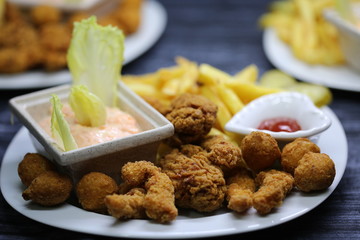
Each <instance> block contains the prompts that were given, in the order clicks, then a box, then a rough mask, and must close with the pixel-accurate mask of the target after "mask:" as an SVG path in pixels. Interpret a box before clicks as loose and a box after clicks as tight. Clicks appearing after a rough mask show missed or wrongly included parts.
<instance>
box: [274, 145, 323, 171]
mask: <svg viewBox="0 0 360 240" xmlns="http://www.w3.org/2000/svg"><path fill="white" fill-rule="evenodd" d="M307 152H315V153H319V152H320V148H319V147H318V146H317V145H316V144H315V143H313V142H311V141H310V140H309V139H307V138H297V139H295V140H294V141H292V142H290V143H288V144H286V145H285V146H284V148H283V149H282V153H281V161H280V163H281V166H282V168H283V170H284V171H286V172H288V173H291V174H292V175H294V170H295V168H296V167H297V166H298V162H299V160H300V159H301V158H302V157H303V156H304V154H305V153H307Z"/></svg>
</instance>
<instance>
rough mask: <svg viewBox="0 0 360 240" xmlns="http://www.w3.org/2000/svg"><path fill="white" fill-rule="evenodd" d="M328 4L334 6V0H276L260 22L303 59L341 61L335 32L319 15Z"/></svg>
mask: <svg viewBox="0 0 360 240" xmlns="http://www.w3.org/2000/svg"><path fill="white" fill-rule="evenodd" d="M352 1H353V2H359V0H352ZM328 7H335V0H285V1H284V0H282V1H275V2H273V3H272V4H271V6H270V11H269V12H268V13H266V14H264V15H263V16H262V17H261V18H260V20H259V23H260V25H261V27H263V28H269V27H272V28H274V29H275V31H276V33H277V35H278V37H279V39H281V40H282V41H284V42H285V43H286V44H288V45H289V46H290V48H291V50H292V52H293V54H294V56H295V57H297V58H298V59H300V60H302V61H304V62H307V63H309V64H324V65H336V64H342V63H344V62H345V59H344V56H343V53H342V51H341V49H340V45H339V38H338V32H337V30H336V29H335V27H334V26H332V25H331V24H330V23H328V22H327V21H326V20H325V18H324V17H323V15H322V12H323V10H324V9H325V8H328Z"/></svg>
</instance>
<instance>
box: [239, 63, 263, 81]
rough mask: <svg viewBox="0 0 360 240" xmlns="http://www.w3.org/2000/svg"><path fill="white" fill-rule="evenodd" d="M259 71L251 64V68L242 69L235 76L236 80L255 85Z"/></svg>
mask: <svg viewBox="0 0 360 240" xmlns="http://www.w3.org/2000/svg"><path fill="white" fill-rule="evenodd" d="M258 74H259V69H258V67H257V66H256V65H255V64H250V65H249V66H247V67H245V68H244V69H242V70H241V71H240V72H238V73H236V74H235V75H234V80H237V81H240V82H248V83H255V82H256V80H257V79H258Z"/></svg>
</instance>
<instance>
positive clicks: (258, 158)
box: [240, 131, 281, 172]
mask: <svg viewBox="0 0 360 240" xmlns="http://www.w3.org/2000/svg"><path fill="white" fill-rule="evenodd" d="M240 148H241V152H242V156H243V158H244V160H245V162H246V164H247V166H248V167H249V168H250V169H251V170H253V171H254V172H260V171H262V170H265V169H267V168H270V167H271V166H272V165H273V164H274V163H275V162H276V160H278V159H280V157H281V151H280V148H279V146H278V143H277V141H276V140H275V139H274V138H273V137H272V136H271V135H270V134H267V133H264V132H261V131H254V132H251V133H250V134H249V135H247V136H245V137H244V138H243V140H242V141H241V145H240Z"/></svg>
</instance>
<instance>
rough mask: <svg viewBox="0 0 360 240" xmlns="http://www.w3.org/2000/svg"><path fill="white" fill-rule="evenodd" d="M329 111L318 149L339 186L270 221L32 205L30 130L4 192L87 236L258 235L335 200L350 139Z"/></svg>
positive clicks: (290, 200)
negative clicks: (27, 169)
mask: <svg viewBox="0 0 360 240" xmlns="http://www.w3.org/2000/svg"><path fill="white" fill-rule="evenodd" d="M324 111H325V113H326V114H327V115H328V116H329V117H330V118H331V119H332V122H333V124H332V125H331V127H330V128H329V129H328V130H327V131H325V132H324V133H323V134H322V135H321V137H320V139H319V142H318V145H319V147H320V148H321V150H322V152H325V153H327V154H328V155H329V156H330V157H331V158H332V159H333V160H334V162H335V166H336V177H335V179H334V182H333V184H332V185H331V186H330V188H329V189H327V190H326V191H324V192H321V193H317V194H301V193H299V192H292V193H291V194H290V196H288V197H287V198H286V199H285V201H284V204H283V205H282V206H280V207H279V208H277V209H276V211H275V212H273V213H271V214H269V215H267V216H265V217H261V216H259V215H257V214H256V212H255V210H254V209H250V210H249V211H248V212H247V213H246V214H244V215H239V214H235V213H233V212H227V211H226V210H223V211H218V212H216V213H213V214H206V215H202V214H198V213H195V212H192V211H189V212H186V213H181V214H180V215H179V216H178V217H177V219H176V220H174V221H173V222H172V223H170V224H158V223H155V222H152V221H149V220H128V221H117V220H116V219H115V218H113V217H111V216H106V215H100V214H96V213H92V212H87V211H85V210H82V209H80V208H78V207H75V206H73V205H70V204H63V205H61V206H59V207H55V208H45V207H40V206H37V205H34V204H31V203H30V202H26V201H24V200H23V199H22V197H21V193H22V191H23V190H24V187H23V185H22V184H21V182H20V179H19V177H18V175H17V166H18V164H19V161H20V160H21V159H22V158H23V156H24V154H25V153H27V152H34V151H35V149H34V147H33V146H32V144H31V140H30V138H29V135H28V131H27V130H26V129H25V128H22V129H21V130H20V131H19V132H18V133H17V135H16V136H15V138H14V139H13V141H12V142H11V143H10V145H9V147H8V149H7V151H6V153H5V156H4V159H3V162H2V167H1V174H0V175H1V176H0V182H1V190H2V193H3V196H4V198H5V199H6V201H7V202H8V203H9V204H10V205H11V206H12V207H13V208H14V209H16V210H17V211H18V212H19V213H21V214H23V215H25V216H27V217H29V218H31V219H33V220H35V221H38V222H41V223H44V224H47V225H51V226H54V227H58V228H62V229H66V230H72V231H77V232H83V233H90V234H96V235H103V236H113V237H123V238H147V239H169V238H174V239H180V238H198V237H213V236H222V235H229V234H236V233H244V232H250V231H256V230H259V229H263V228H267V227H272V226H275V225H278V224H282V223H285V222H287V221H290V220H292V219H294V218H297V217H299V216H301V215H303V214H305V213H307V212H309V211H310V210H312V209H313V208H315V207H316V206H318V205H319V204H320V203H322V202H323V201H324V200H325V199H326V198H327V197H329V195H330V194H331V193H332V192H333V191H334V189H335V187H336V186H337V185H338V183H339V181H340V179H341V178H342V176H343V174H344V171H345V167H346V163H347V154H348V148H347V140H346V136H345V133H344V129H343V127H342V125H341V123H340V122H339V120H338V118H337V117H336V115H335V114H334V113H333V112H332V111H331V110H330V109H329V108H324ZM335 139H336V141H335Z"/></svg>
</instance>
